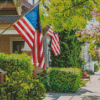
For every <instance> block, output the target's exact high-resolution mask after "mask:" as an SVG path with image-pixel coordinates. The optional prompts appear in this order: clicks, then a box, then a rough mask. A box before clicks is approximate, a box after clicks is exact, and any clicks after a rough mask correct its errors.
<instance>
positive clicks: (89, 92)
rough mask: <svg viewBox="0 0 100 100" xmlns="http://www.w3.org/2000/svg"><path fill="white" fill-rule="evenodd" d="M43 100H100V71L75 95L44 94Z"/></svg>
mask: <svg viewBox="0 0 100 100" xmlns="http://www.w3.org/2000/svg"><path fill="white" fill-rule="evenodd" d="M44 100H100V70H99V71H98V72H95V74H94V75H92V76H91V77H90V81H88V82H87V83H86V85H85V86H84V87H82V88H81V90H80V91H79V92H77V93H74V94H73V93H70V94H68V93H46V97H45V99H44Z"/></svg>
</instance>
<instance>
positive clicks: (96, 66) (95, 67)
mask: <svg viewBox="0 0 100 100" xmlns="http://www.w3.org/2000/svg"><path fill="white" fill-rule="evenodd" d="M98 70H99V66H98V65H96V64H94V71H95V72H97V71H98Z"/></svg>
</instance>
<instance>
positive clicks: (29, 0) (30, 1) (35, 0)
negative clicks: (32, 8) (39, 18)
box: [28, 0, 39, 4]
mask: <svg viewBox="0 0 100 100" xmlns="http://www.w3.org/2000/svg"><path fill="white" fill-rule="evenodd" d="M38 1H39V0H34V2H35V3H36V2H38ZM28 2H29V3H31V4H32V2H33V0H28Z"/></svg>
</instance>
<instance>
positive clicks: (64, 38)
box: [50, 30, 82, 68]
mask: <svg viewBox="0 0 100 100" xmlns="http://www.w3.org/2000/svg"><path fill="white" fill-rule="evenodd" d="M75 32H76V30H71V31H67V30H64V31H62V32H59V41H60V48H61V54H60V55H58V56H54V53H53V52H52V51H51V59H52V61H51V62H50V66H52V67H60V68H66V67H67V68H68V67H75V66H76V67H78V66H79V55H80V52H81V48H82V47H81V44H82V43H81V42H79V41H78V40H77V37H76V35H75ZM50 46H51V45H50Z"/></svg>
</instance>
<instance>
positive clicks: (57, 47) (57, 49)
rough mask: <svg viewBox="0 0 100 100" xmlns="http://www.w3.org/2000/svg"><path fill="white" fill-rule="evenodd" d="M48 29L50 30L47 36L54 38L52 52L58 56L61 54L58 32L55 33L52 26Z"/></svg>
mask: <svg viewBox="0 0 100 100" xmlns="http://www.w3.org/2000/svg"><path fill="white" fill-rule="evenodd" d="M48 27H49V30H48V32H47V35H49V36H51V37H52V41H51V50H52V51H53V53H54V55H55V56H57V55H59V54H60V53H61V50H60V43H59V37H58V32H56V31H54V32H53V30H52V27H50V26H48Z"/></svg>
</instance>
